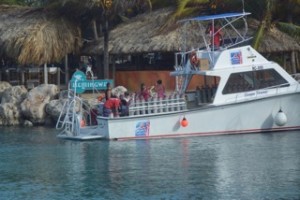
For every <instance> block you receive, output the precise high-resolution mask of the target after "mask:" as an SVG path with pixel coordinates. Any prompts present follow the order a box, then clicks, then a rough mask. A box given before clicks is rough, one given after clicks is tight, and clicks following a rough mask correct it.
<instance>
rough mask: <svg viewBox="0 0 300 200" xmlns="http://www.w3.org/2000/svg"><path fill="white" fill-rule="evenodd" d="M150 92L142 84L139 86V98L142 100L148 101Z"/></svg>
mask: <svg viewBox="0 0 300 200" xmlns="http://www.w3.org/2000/svg"><path fill="white" fill-rule="evenodd" d="M150 96H151V95H150V90H149V88H147V87H146V85H145V84H144V83H142V84H141V93H140V98H142V99H144V100H145V101H148V99H149V98H150Z"/></svg>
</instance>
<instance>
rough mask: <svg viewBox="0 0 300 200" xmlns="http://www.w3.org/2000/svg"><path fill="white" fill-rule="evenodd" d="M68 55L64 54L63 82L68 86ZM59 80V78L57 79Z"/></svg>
mask: <svg viewBox="0 0 300 200" xmlns="http://www.w3.org/2000/svg"><path fill="white" fill-rule="evenodd" d="M68 62H69V61H68V55H66V56H65V84H66V85H67V86H68V83H69V80H70V79H69V78H70V76H69V74H70V72H69V69H68ZM59 81H60V80H59Z"/></svg>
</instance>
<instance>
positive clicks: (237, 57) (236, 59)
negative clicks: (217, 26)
mask: <svg viewBox="0 0 300 200" xmlns="http://www.w3.org/2000/svg"><path fill="white" fill-rule="evenodd" d="M230 60H231V64H232V65H238V64H242V63H243V56H242V52H241V51H235V52H231V53H230Z"/></svg>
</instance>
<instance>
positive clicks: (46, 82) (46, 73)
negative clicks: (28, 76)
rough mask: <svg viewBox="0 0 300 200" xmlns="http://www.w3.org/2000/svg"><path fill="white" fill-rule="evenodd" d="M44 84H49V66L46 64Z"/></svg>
mask: <svg viewBox="0 0 300 200" xmlns="http://www.w3.org/2000/svg"><path fill="white" fill-rule="evenodd" d="M44 83H45V84H48V68H47V64H46V63H45V64H44Z"/></svg>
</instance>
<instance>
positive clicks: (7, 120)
mask: <svg viewBox="0 0 300 200" xmlns="http://www.w3.org/2000/svg"><path fill="white" fill-rule="evenodd" d="M20 120H21V111H20V108H19V107H18V106H17V105H16V104H13V103H2V104H0V125H6V126H12V125H19V124H20Z"/></svg>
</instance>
